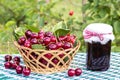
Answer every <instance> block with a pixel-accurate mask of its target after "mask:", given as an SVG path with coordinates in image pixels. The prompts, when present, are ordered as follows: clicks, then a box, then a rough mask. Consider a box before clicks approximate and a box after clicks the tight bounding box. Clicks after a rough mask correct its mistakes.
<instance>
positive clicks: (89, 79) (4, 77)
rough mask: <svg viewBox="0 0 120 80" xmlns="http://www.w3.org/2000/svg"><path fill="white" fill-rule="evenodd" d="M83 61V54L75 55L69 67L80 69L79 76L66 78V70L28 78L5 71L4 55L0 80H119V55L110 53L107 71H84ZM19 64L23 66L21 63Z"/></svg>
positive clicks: (33, 75)
mask: <svg viewBox="0 0 120 80" xmlns="http://www.w3.org/2000/svg"><path fill="white" fill-rule="evenodd" d="M13 56H15V55H13ZM17 56H20V55H17ZM21 59H22V58H21ZM85 60H86V54H85V53H77V55H76V56H75V57H74V60H73V61H72V63H71V65H70V67H69V68H74V69H75V68H78V67H79V68H81V69H82V70H83V73H82V75H81V76H74V77H68V75H67V70H66V71H64V72H59V73H54V74H47V75H43V74H37V73H31V75H30V76H28V77H25V76H23V75H22V74H16V72H15V70H12V69H5V68H4V55H0V80H120V53H112V55H111V65H110V68H109V69H108V71H103V72H95V71H89V70H86V65H85V63H86V62H85ZM21 64H22V65H24V63H23V62H22V63H21Z"/></svg>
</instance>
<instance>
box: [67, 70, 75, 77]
mask: <svg viewBox="0 0 120 80" xmlns="http://www.w3.org/2000/svg"><path fill="white" fill-rule="evenodd" d="M74 75H75V70H73V69H69V70H68V76H69V77H72V76H74Z"/></svg>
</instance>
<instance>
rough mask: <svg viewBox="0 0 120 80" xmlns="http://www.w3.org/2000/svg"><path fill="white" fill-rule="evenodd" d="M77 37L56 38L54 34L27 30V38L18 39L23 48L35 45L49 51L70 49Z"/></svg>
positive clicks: (69, 35)
mask: <svg viewBox="0 0 120 80" xmlns="http://www.w3.org/2000/svg"><path fill="white" fill-rule="evenodd" d="M75 41H76V36H74V35H71V34H67V35H64V36H58V37H56V36H55V35H54V34H53V33H52V32H44V31H42V30H41V31H39V32H38V33H35V32H32V31H31V30H27V31H26V32H25V36H22V37H20V38H19V39H18V43H19V45H21V46H24V47H27V48H32V45H34V44H41V45H43V46H45V49H47V50H57V49H69V48H72V47H73V44H74V43H75Z"/></svg>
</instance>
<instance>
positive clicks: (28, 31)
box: [25, 30, 32, 38]
mask: <svg viewBox="0 0 120 80" xmlns="http://www.w3.org/2000/svg"><path fill="white" fill-rule="evenodd" d="M31 35H32V31H31V30H27V31H26V32H25V36H26V37H27V38H30V37H31Z"/></svg>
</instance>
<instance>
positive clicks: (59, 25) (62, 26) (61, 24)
mask: <svg viewBox="0 0 120 80" xmlns="http://www.w3.org/2000/svg"><path fill="white" fill-rule="evenodd" d="M60 28H63V29H66V28H67V26H66V25H65V23H64V22H63V21H61V22H59V23H57V24H56V25H55V26H54V27H53V28H52V31H53V32H55V31H56V30H58V29H60Z"/></svg>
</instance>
